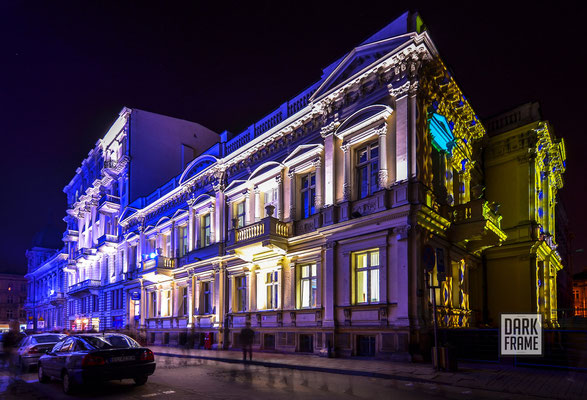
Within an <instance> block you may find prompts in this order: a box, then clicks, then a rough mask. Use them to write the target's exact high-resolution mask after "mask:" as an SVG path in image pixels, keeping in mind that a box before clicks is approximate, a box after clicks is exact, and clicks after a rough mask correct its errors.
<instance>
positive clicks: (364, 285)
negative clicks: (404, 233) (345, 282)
mask: <svg viewBox="0 0 587 400" xmlns="http://www.w3.org/2000/svg"><path fill="white" fill-rule="evenodd" d="M353 259H354V262H355V294H356V303H357V304H364V303H366V304H369V303H378V302H379V250H373V251H366V252H363V253H354V254H353Z"/></svg>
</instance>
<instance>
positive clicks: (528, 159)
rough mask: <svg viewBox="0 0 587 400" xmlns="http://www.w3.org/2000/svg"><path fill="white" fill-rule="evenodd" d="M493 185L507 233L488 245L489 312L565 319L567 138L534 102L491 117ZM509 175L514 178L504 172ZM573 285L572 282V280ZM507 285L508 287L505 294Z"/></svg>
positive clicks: (488, 155)
mask: <svg viewBox="0 0 587 400" xmlns="http://www.w3.org/2000/svg"><path fill="white" fill-rule="evenodd" d="M487 126H488V129H489V144H488V149H487V150H486V152H485V160H484V163H485V171H486V182H487V189H486V193H487V195H488V196H490V197H491V198H492V199H495V200H496V201H497V202H499V204H500V205H501V207H500V212H501V214H502V216H503V219H502V228H503V229H504V231H505V232H506V233H507V235H508V238H507V240H506V241H505V242H504V243H503V244H502V246H501V247H499V248H492V249H489V250H488V251H487V252H486V258H487V266H486V276H487V287H488V288H491V287H500V288H501V291H502V292H499V291H489V292H488V294H487V305H486V308H487V312H488V315H489V318H490V320H491V321H498V320H499V313H500V312H504V311H506V310H507V311H508V312H525V313H530V312H540V313H541V314H542V316H543V323H544V324H545V325H546V326H547V327H556V326H558V305H557V292H558V287H557V286H558V285H557V276H558V274H559V273H560V271H561V269H562V268H563V260H562V258H561V256H560V254H559V252H558V251H557V247H558V245H557V240H556V214H557V213H556V207H557V192H558V190H560V189H561V188H562V186H563V173H564V171H565V168H566V162H565V160H566V155H565V146H564V142H563V141H562V140H560V139H557V138H556V137H555V136H554V133H553V130H552V127H551V126H550V125H549V124H548V122H546V121H542V118H541V115H540V112H539V105H538V104H537V103H529V104H525V105H522V106H520V107H517V108H515V109H513V110H511V111H509V112H507V113H505V114H502V115H500V116H497V117H495V118H493V119H490V120H488V121H487ZM505 176H507V177H508V179H504V177H505ZM569 289H570V288H569ZM503 293H508V295H507V296H504V295H503Z"/></svg>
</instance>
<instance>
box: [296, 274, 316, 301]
mask: <svg viewBox="0 0 587 400" xmlns="http://www.w3.org/2000/svg"><path fill="white" fill-rule="evenodd" d="M298 285H299V286H298V296H299V301H298V307H300V308H313V307H316V293H317V281H316V264H307V265H301V266H299V267H298Z"/></svg>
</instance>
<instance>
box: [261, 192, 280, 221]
mask: <svg viewBox="0 0 587 400" xmlns="http://www.w3.org/2000/svg"><path fill="white" fill-rule="evenodd" d="M264 200H265V205H269V204H272V205H274V206H276V207H277V188H276V187H271V188H268V189H266V190H265V192H264ZM261 217H262V216H261Z"/></svg>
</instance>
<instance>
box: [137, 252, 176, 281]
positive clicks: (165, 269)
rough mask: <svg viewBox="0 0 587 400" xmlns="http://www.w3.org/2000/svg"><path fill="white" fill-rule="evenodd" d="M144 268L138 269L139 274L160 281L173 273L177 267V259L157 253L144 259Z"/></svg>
mask: <svg viewBox="0 0 587 400" xmlns="http://www.w3.org/2000/svg"><path fill="white" fill-rule="evenodd" d="M141 264H142V269H141V271H138V275H140V276H142V277H143V278H145V279H147V280H150V281H155V282H156V281H159V280H161V279H165V277H170V276H172V275H173V269H174V268H175V259H174V258H169V257H164V256H161V255H156V256H154V257H151V256H149V257H148V258H146V259H145V260H143V262H142V263H141Z"/></svg>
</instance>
